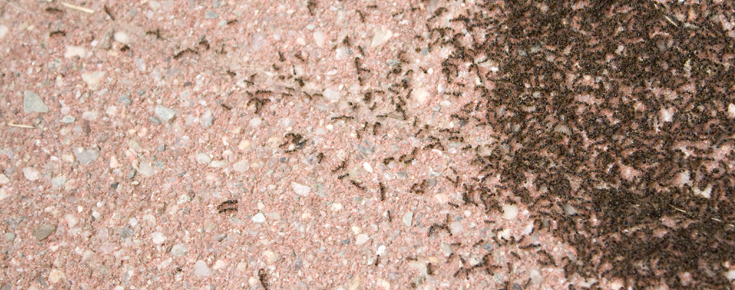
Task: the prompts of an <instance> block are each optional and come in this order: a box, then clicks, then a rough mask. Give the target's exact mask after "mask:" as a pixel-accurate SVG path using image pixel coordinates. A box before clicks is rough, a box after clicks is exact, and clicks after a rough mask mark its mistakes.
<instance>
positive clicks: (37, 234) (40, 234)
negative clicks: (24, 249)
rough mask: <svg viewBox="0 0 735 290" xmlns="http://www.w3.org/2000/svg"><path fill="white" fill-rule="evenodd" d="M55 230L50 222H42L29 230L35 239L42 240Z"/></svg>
mask: <svg viewBox="0 0 735 290" xmlns="http://www.w3.org/2000/svg"><path fill="white" fill-rule="evenodd" d="M55 231H56V226H55V225H51V224H42V225H40V226H38V227H36V228H35V229H33V231H31V235H32V236H33V237H34V238H36V240H39V241H43V240H45V239H46V238H48V237H49V236H50V235H51V234H52V233H54V232H55Z"/></svg>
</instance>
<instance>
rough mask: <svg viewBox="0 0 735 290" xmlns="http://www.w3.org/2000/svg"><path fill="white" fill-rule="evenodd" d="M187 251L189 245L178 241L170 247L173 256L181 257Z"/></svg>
mask: <svg viewBox="0 0 735 290" xmlns="http://www.w3.org/2000/svg"><path fill="white" fill-rule="evenodd" d="M187 253H189V247H187V246H186V245H184V244H182V243H178V244H176V245H174V246H173V247H172V248H171V255H173V256H174V257H183V256H184V255H186V254H187Z"/></svg>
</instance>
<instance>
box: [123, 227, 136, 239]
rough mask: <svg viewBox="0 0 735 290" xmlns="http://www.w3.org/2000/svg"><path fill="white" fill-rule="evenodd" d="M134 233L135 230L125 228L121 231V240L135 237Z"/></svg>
mask: <svg viewBox="0 0 735 290" xmlns="http://www.w3.org/2000/svg"><path fill="white" fill-rule="evenodd" d="M133 233H134V232H133V229H131V228H129V227H124V228H122V229H120V238H121V239H123V240H124V239H127V238H129V237H132V236H133Z"/></svg>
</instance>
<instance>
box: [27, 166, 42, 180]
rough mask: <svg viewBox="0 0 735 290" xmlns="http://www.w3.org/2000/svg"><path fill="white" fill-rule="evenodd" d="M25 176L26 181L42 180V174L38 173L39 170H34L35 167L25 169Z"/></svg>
mask: <svg viewBox="0 0 735 290" xmlns="http://www.w3.org/2000/svg"><path fill="white" fill-rule="evenodd" d="M23 176H25V177H26V179H28V180H30V181H34V180H38V179H39V178H41V173H40V172H38V170H36V169H34V168H33V167H26V168H23Z"/></svg>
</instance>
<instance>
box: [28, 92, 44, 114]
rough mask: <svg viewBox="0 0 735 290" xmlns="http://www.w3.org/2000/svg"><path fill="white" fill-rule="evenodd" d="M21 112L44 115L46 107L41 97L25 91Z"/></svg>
mask: <svg viewBox="0 0 735 290" xmlns="http://www.w3.org/2000/svg"><path fill="white" fill-rule="evenodd" d="M23 111H25V112H26V113H46V112H48V106H46V104H44V103H43V100H42V99H41V96H39V95H38V94H36V93H34V92H31V91H25V92H23Z"/></svg>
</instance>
